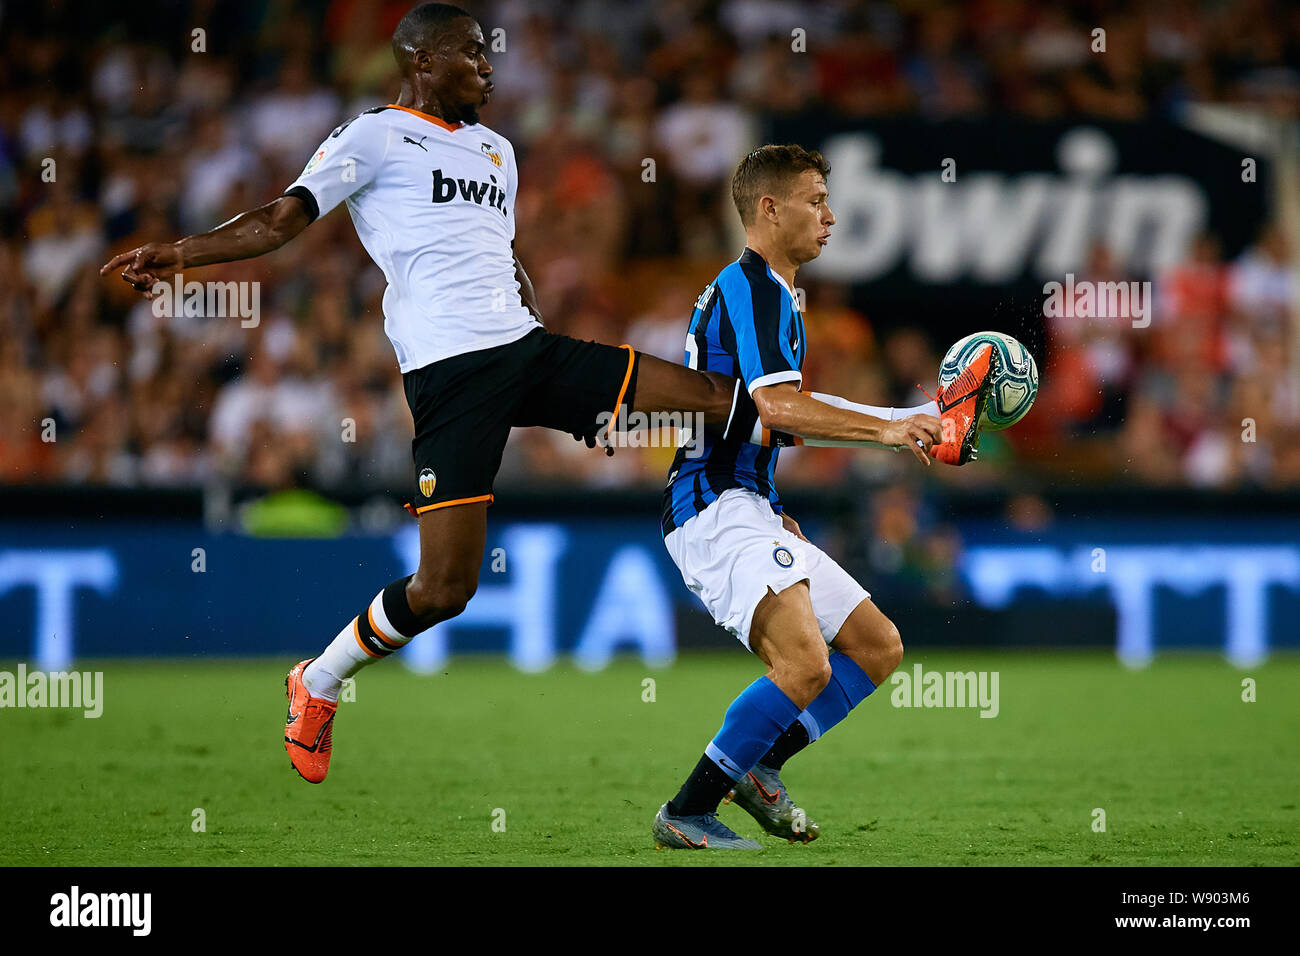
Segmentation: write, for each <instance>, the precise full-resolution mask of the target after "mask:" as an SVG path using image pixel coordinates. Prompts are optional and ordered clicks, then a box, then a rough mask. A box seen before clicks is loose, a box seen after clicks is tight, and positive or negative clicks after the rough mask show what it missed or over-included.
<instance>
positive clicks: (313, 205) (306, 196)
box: [284, 186, 320, 225]
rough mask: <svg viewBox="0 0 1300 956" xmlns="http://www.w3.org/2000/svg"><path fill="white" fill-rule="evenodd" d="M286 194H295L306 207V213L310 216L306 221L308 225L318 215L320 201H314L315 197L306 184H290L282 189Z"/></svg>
mask: <svg viewBox="0 0 1300 956" xmlns="http://www.w3.org/2000/svg"><path fill="white" fill-rule="evenodd" d="M284 195H286V196H297V197H298V198H299V199H301V200H302V204H303V205H304V206H306V207H307V215H308V216H309V217H310V218H309V219H308V220H307V221H308V224H309V225H310V224H311V223H313V222H315V221H316V220H317V218H319V217H320V203H318V202H316V197H315V196H314V195H313V194H312V191H311V190H310V189H308V188H307V187H306V186H290V187H289V188H288V189H286V190H285V191H284Z"/></svg>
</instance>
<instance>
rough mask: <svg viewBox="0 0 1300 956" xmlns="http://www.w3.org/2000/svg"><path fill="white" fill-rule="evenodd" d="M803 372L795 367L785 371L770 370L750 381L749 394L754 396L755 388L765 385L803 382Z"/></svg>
mask: <svg viewBox="0 0 1300 956" xmlns="http://www.w3.org/2000/svg"><path fill="white" fill-rule="evenodd" d="M802 381H803V373H802V372H798V371H795V370H794V369H786V370H785V371H784V372H770V373H769V374H767V375H764V376H762V377H760V378H756V379H754V380H753V381H752V382H750V383H749V386H748V387H749V394H750V396H751V397H752V396H753V394H754V390H755V389H759V388H762V387H763V386H764V385H779V384H781V383H782V382H802Z"/></svg>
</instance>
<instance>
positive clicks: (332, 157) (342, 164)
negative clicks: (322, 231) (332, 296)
mask: <svg viewBox="0 0 1300 956" xmlns="http://www.w3.org/2000/svg"><path fill="white" fill-rule="evenodd" d="M517 185H518V174H517V172H516V167H515V153H514V149H513V148H512V147H511V146H510V142H509V140H507V139H506V138H505V137H504V136H501V135H499V134H497V133H494V132H493V131H492V130H490V129H488V128H487V127H486V126H482V125H478V124H474V125H465V124H448V123H445V122H443V121H442V120H440V119H438V118H437V117H435V116H429V115H427V114H425V113H420V112H417V111H415V110H412V109H408V108H406V107H403V106H391V105H390V106H381V107H377V108H376V109H373V110H367V111H366V112H364V113H362V114H361V115H360V116H357V117H356V118H355V119H352V120H350V121H348V122H346V123H344V124H343V125H342V126H340V127H339V128H338V129H336V130H334V132H333V133H331V134H330V135H329V137H328V138H327V139H326V140H325V142H323V143H322V144H321V145H320V148H319V149H318V150H317V151H316V154H315V155H314V156H312V158H311V160H310V162H308V163H307V166H306V168H305V169H304V170H303V171H302V175H301V176H299V177H298V179H297V180H296V181H295V182H294V183H293V185H291V186H290V187H289V188H288V189H287V190H285V192H286V194H292V195H297V196H298V197H299V198H301V199H302V200H303V201H304V202H305V203H307V205H308V206H309V207H310V206H312V205H313V204H314V205H315V209H314V210H309V211H314V213H315V215H317V216H323V215H325V213H327V212H329V211H330V210H331V209H333V208H334V207H335V206H337V205H338V204H339V203H340V202H346V203H347V206H348V213H349V214H350V215H351V216H352V222H353V225H355V226H356V230H357V236H358V237H359V238H360V239H361V244H362V245H363V246H365V247H366V251H367V252H369V253H370V258H372V259H374V260H375V263H376V264H377V265H378V266H379V268H380V269H382V270H383V271H384V277H385V278H386V279H387V280H388V288H387V290H386V291H385V292H384V331H385V332H387V333H388V338H389V340H390V341H391V342H392V343H393V349H394V350H395V351H396V352H397V362H398V365H399V366H400V367H401V370H402V371H403V372H409V371H411V370H412V369H417V368H421V367H423V366H425V365H428V364H429V363H430V362H437V361H439V360H441V359H445V358H449V357H450V356H453V355H459V354H461V353H463V352H473V351H476V350H478V349H486V348H491V347H493V346H496V345H505V344H506V343H508V342H513V341H515V340H516V339H518V338H520V337H522V336H524V335H526V334H527V333H528V332H530V331H532V330H533V329H534V328H537V327H538V326H539V325H540V324H541V323H539V322H538V321H537V319H536V318H534V316H533V314H532V313H531V312H529V311H528V309H527V308H526V307H525V306H524V304H523V301H522V300H521V299H520V297H519V282H518V281H517V280H516V279H515V262H514V252H513V251H512V249H511V242H512V241H513V240H514V237H515V209H514V206H515V192H516V188H517Z"/></svg>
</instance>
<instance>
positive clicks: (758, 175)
mask: <svg viewBox="0 0 1300 956" xmlns="http://www.w3.org/2000/svg"><path fill="white" fill-rule="evenodd" d="M810 169H814V170H816V171H817V172H819V173H821V176H822V179H825V178H826V177H827V176H829V175H830V172H831V166H830V163H828V162H826V159H825V157H823V156H822V154H821V153H819V152H817V150H815V149H804V148H803V147H802V146H796V145H794V144H793V143H790V144H786V145H782V146H778V145H776V144H774V143H768V144H767V145H766V146H760V147H758V149H756V150H754V151H753V152H752V153H750V154H749V155H748V156H746V157H745V158H744V159H742V160H741V161H740V165H739V166H737V167H736V174H735V175H734V176H732V177H731V201H732V202H734V203H735V204H736V212H738V213H740V221H741V223H743V224H744V225H746V226H749V225H752V224H753V222H754V211H755V207H757V205H758V201H759V199H761V198H762V197H763V196H765V195H776V194H780V195H784V194H786V193H788V192H789V190H790V188H791V180H793V179H794V178H795V177H797V176H798V175H799V174H800V173H803V172H806V171H807V170H810Z"/></svg>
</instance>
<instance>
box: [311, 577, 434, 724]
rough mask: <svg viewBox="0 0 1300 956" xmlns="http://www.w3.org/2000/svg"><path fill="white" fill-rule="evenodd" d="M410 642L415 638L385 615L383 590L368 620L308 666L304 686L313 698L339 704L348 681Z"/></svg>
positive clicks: (357, 620)
mask: <svg viewBox="0 0 1300 956" xmlns="http://www.w3.org/2000/svg"><path fill="white" fill-rule="evenodd" d="M412 636H414V635H412ZM410 642H411V637H407V636H406V635H404V634H401V633H399V632H398V631H397V629H396V628H395V627H393V625H392V624H391V623H389V620H388V615H387V614H385V613H384V592H383V591H380V592H379V593H378V594H377V595H375V599H374V600H373V601H371V602H370V607H369V608H367V609H366V617H365V620H362V619H361V617H359V616H358V617H354V618H353V619H352V620H351V621H350V622H348V625H347V627H345V628H343V630H341V631H339V633H338V636H337V637H335V638H334V640H332V641H330V643H329V646H328V647H326V648H325V650H323V651H322V652H321V655H320V656H319V657H318V658H316V659H315V660H314V661H312V662H311V663H310V664H308V665H307V668H306V669H305V670H304V671H303V672H302V683H303V686H304V687H306V688H307V693H309V694H310V695H311V696H312V697H323V698H325V700H328V701H337V700H338V699H339V691H340V690H341V689H342V687H343V681H344V680H346V679H347V678H349V677H352V676H354V675H355V674H356V673H357V671H359V670H361V668H363V667H365V666H366V665H367V664H373V663H374V662H375V661H380V660H383V659H384V658H385V657H388V656H389V655H390V654H392V653H393V651H396V650H399V649H400V648H402V647H405V646H406V645H407V644H409V643H410Z"/></svg>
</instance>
